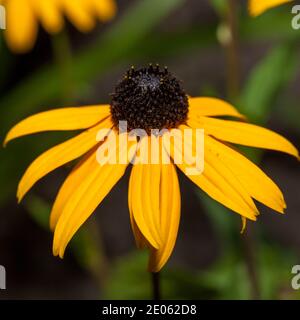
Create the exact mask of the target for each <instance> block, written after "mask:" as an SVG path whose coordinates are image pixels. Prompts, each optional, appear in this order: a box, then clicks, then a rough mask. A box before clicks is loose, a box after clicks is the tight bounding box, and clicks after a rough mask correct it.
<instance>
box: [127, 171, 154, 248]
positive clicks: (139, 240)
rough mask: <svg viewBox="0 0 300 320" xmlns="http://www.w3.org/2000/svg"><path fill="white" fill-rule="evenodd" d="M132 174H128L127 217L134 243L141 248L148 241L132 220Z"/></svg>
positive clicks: (146, 244)
mask: <svg viewBox="0 0 300 320" xmlns="http://www.w3.org/2000/svg"><path fill="white" fill-rule="evenodd" d="M134 177H135V176H134V174H132V172H131V174H130V179H129V187H128V208H129V217H130V224H131V228H132V232H133V235H134V239H135V243H136V246H137V247H138V248H139V249H143V248H145V247H148V245H149V243H148V242H147V240H146V239H145V238H144V236H143V234H142V233H141V231H140V229H139V227H138V226H137V223H136V222H135V220H134V216H133V211H132V203H133V197H134V194H133V193H132V186H133V182H134Z"/></svg>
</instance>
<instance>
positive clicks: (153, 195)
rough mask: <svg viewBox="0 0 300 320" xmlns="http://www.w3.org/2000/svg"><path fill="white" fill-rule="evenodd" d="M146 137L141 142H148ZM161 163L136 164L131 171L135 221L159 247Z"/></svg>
mask: <svg viewBox="0 0 300 320" xmlns="http://www.w3.org/2000/svg"><path fill="white" fill-rule="evenodd" d="M149 140H150V138H149V137H148V136H147V137H144V138H143V139H142V141H141V144H143V143H148V145H147V147H148V146H150V142H149ZM159 172H160V168H159V165H152V164H142V163H138V164H134V165H133V168H132V172H131V192H132V197H131V205H130V208H131V210H132V213H133V218H134V221H135V222H136V224H137V226H138V228H139V230H140V231H141V233H142V234H143V236H144V237H145V239H146V240H147V241H148V242H149V244H150V245H151V246H153V247H154V248H156V249H158V248H159V246H160V244H161V237H160V227H159V206H158V199H159V194H158V192H159V179H160V178H159Z"/></svg>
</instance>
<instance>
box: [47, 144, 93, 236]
mask: <svg viewBox="0 0 300 320" xmlns="http://www.w3.org/2000/svg"><path fill="white" fill-rule="evenodd" d="M94 161H95V148H94V149H92V150H91V151H90V152H89V153H88V154H87V155H86V156H84V157H83V159H82V160H80V161H79V162H78V164H77V165H76V166H75V167H74V168H73V170H72V171H71V173H70V174H69V175H68V177H67V179H66V180H65V182H64V183H63V185H62V186H61V188H60V190H59V192H58V194H57V196H56V199H55V202H54V205H53V207H52V210H51V214H50V229H51V230H52V231H54V229H55V227H56V224H57V221H58V219H59V217H60V216H61V214H62V211H63V208H64V206H65V204H66V202H67V201H68V199H69V198H70V196H71V195H72V194H73V193H74V192H75V191H76V189H77V188H78V186H79V185H80V182H81V181H82V180H83V179H84V178H85V177H86V176H87V175H88V174H89V173H90V172H91V170H92V169H93V166H92V165H93V163H94Z"/></svg>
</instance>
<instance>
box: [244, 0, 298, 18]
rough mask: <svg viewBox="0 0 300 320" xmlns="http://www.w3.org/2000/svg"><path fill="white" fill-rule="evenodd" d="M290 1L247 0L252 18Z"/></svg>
mask: <svg viewBox="0 0 300 320" xmlns="http://www.w3.org/2000/svg"><path fill="white" fill-rule="evenodd" d="M291 1H292V0H249V11H250V14H251V15H252V16H254V17H256V16H259V15H260V14H262V13H264V12H265V11H266V10H268V9H270V8H273V7H277V6H279V5H281V4H283V3H287V2H291Z"/></svg>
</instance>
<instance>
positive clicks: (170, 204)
mask: <svg viewBox="0 0 300 320" xmlns="http://www.w3.org/2000/svg"><path fill="white" fill-rule="evenodd" d="M160 216H161V226H160V228H161V235H162V246H161V247H160V248H159V249H158V250H155V249H151V254H150V260H149V271H150V272H159V271H160V270H161V268H162V267H163V266H164V265H165V264H166V262H167V261H168V259H169V257H170V255H171V253H172V251H173V249H174V246H175V242H176V238H177V233H178V228H179V222H180V189H179V183H178V178H177V172H176V169H175V166H174V164H173V163H171V164H162V165H161V182H160Z"/></svg>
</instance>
